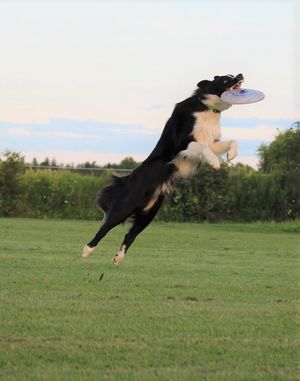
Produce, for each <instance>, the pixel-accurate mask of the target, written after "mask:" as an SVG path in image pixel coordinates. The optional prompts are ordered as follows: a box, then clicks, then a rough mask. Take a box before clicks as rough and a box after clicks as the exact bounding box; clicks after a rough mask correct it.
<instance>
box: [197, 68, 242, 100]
mask: <svg viewBox="0 0 300 381" xmlns="http://www.w3.org/2000/svg"><path fill="white" fill-rule="evenodd" d="M242 82H244V76H243V74H241V73H240V74H238V75H236V76H234V75H231V74H228V75H221V76H218V75H216V76H215V77H214V79H213V80H212V81H208V80H204V81H200V82H199V83H198V84H197V86H198V89H197V90H196V92H197V94H199V95H200V94H202V95H206V94H211V95H216V96H218V97H220V96H221V95H222V93H224V91H227V90H233V89H239V88H240V87H241V84H242Z"/></svg>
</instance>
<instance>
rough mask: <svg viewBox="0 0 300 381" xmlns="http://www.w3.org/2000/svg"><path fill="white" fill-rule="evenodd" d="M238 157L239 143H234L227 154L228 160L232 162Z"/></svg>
mask: <svg viewBox="0 0 300 381" xmlns="http://www.w3.org/2000/svg"><path fill="white" fill-rule="evenodd" d="M237 155H238V147H237V142H235V141H233V142H232V143H231V145H230V149H229V151H228V153H227V160H228V161H231V160H233V159H234V158H235V157H237Z"/></svg>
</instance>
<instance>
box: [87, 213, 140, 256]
mask: <svg viewBox="0 0 300 381" xmlns="http://www.w3.org/2000/svg"><path fill="white" fill-rule="evenodd" d="M131 213H132V211H128V210H127V211H125V210H123V211H122V210H121V209H119V210H118V211H117V210H116V208H113V209H112V210H110V211H109V213H108V215H107V218H106V220H105V221H104V223H103V225H102V226H101V227H100V229H99V231H98V232H97V233H96V235H95V237H94V238H93V239H92V240H91V241H90V242H89V243H88V244H87V245H86V246H84V248H83V251H82V254H81V256H82V257H83V258H86V257H88V256H89V255H90V254H91V253H92V252H93V251H94V250H95V249H96V246H97V245H98V243H99V242H100V241H101V239H102V238H104V237H105V235H106V234H107V233H108V232H109V231H110V230H111V229H112V228H114V227H115V226H117V225H119V224H120V223H122V222H123V221H125V220H126V218H128V217H129V216H130V215H131Z"/></svg>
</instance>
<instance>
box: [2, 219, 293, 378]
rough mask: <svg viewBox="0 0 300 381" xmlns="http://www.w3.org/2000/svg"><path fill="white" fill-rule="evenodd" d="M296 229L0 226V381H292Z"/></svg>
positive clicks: (8, 222) (24, 222)
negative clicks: (123, 250) (128, 244)
mask: <svg viewBox="0 0 300 381" xmlns="http://www.w3.org/2000/svg"><path fill="white" fill-rule="evenodd" d="M299 225H300V224H299V223H293V224H215V225H206V224H202V225H196V224H171V223H170V224H158V223H157V224H153V225H151V226H150V227H149V228H148V229H147V230H146V231H145V232H144V233H143V234H142V235H141V236H140V237H139V238H138V239H137V240H136V242H135V244H134V245H133V247H132V248H131V250H130V251H129V253H128V255H127V257H126V258H125V261H124V262H123V263H121V264H120V266H119V267H113V266H112V264H111V260H112V257H113V255H114V254H115V253H116V250H117V249H118V247H119V246H120V244H121V241H122V236H123V234H124V233H125V231H126V226H125V227H118V228H116V229H114V230H113V231H112V232H111V233H110V234H109V235H108V236H107V237H106V238H105V239H104V240H103V243H102V244H101V246H99V248H98V249H97V250H96V252H95V253H94V254H93V255H92V256H91V257H90V258H89V259H86V260H82V259H80V258H79V254H80V251H81V248H82V246H83V245H84V244H85V243H86V241H87V240H88V239H90V238H92V235H93V234H94V233H95V232H96V229H97V227H98V224H97V223H95V222H82V221H53V220H52V221H45V220H30V219H0V283H1V294H0V295H1V299H0V303H1V304H0V369H1V370H0V378H1V380H5V381H10V380H39V381H40V380H41V381H42V380H51V381H55V380H70V381H71V380H72V381H74V380H78V381H84V380H101V381H102V380H116V381H127V380H128V381H148V380H159V381H164V380H166V381H173V380H177V381H185V380H187V381H192V380H197V381H198V380H218V381H219V380H230V381H234V380H249V381H250V380H251V381H253V380H259V381H262V380H272V381H274V380H299V373H297V364H298V363H299V350H298V348H299V335H298V329H299V326H297V325H298V317H299V315H297V304H296V300H297V296H298V295H299V288H297V282H298V279H299V267H298V265H299V262H298V261H297V256H298V255H299V249H300V239H299ZM101 274H104V276H103V279H102V280H101V281H99V278H100V275H101ZM298 369H299V368H298Z"/></svg>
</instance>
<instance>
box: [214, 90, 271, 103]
mask: <svg viewBox="0 0 300 381" xmlns="http://www.w3.org/2000/svg"><path fill="white" fill-rule="evenodd" d="M264 98H265V94H264V93H263V92H262V91H259V90H253V89H236V90H229V91H224V93H223V94H222V95H221V99H222V100H223V101H224V102H227V103H230V104H232V105H242V104H247V103H255V102H260V101H262V100H263V99H264Z"/></svg>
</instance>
